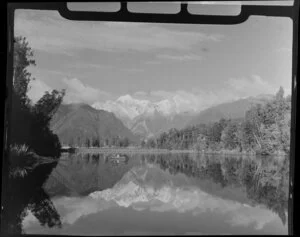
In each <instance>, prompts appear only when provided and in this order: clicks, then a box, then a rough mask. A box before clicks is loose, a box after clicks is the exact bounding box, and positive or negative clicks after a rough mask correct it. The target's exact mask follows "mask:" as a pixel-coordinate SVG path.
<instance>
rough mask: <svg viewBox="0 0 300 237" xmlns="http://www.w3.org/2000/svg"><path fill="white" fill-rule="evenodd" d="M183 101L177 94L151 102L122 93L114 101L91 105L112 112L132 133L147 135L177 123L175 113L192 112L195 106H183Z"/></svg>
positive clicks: (184, 113)
mask: <svg viewBox="0 0 300 237" xmlns="http://www.w3.org/2000/svg"><path fill="white" fill-rule="evenodd" d="M185 103H186V104H187V102H185V101H184V100H183V99H180V98H179V97H177V96H174V97H173V98H170V99H164V100H161V101H156V102H151V101H149V100H141V99H135V98H133V97H132V96H131V95H124V96H121V97H119V98H118V99H117V100H115V101H112V100H108V101H105V102H96V103H94V104H93V105H92V107H94V108H95V109H102V110H106V111H109V112H112V113H114V114H115V115H116V116H117V117H118V118H119V119H121V120H122V121H123V123H124V125H125V126H127V127H128V128H129V129H131V130H132V131H133V133H134V134H137V135H140V136H141V137H149V136H153V135H156V134H158V133H159V132H162V131H163V130H162V128H163V129H164V131H165V130H166V129H169V128H171V127H174V124H173V123H174V122H175V123H176V122H177V123H178V118H177V115H184V116H188V115H189V114H194V113H195V108H194V107H192V106H184V104H185ZM179 117H180V119H181V117H182V116H179ZM180 119H179V120H180ZM179 123H181V122H179ZM175 127H178V126H175ZM180 127H181V126H180Z"/></svg>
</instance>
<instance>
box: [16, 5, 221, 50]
mask: <svg viewBox="0 0 300 237" xmlns="http://www.w3.org/2000/svg"><path fill="white" fill-rule="evenodd" d="M15 16H16V17H15V34H16V35H23V36H26V37H27V38H28V40H29V42H30V44H31V46H32V48H33V49H34V50H43V51H47V52H52V53H67V54H70V55H72V54H73V53H74V51H76V50H80V49H91V50H93V51H95V50H97V51H129V50H135V51H142V52H147V51H151V50H161V49H171V50H189V49H191V48H192V47H193V46H194V45H197V44H199V43H201V42H204V41H220V40H221V39H222V38H223V35H220V34H206V33H203V32H199V31H181V30H175V29H170V28H168V27H165V26H157V25H154V24H147V23H123V22H75V21H70V20H66V19H64V18H62V17H60V15H59V14H58V13H57V12H52V11H32V10H17V11H16V14H15Z"/></svg>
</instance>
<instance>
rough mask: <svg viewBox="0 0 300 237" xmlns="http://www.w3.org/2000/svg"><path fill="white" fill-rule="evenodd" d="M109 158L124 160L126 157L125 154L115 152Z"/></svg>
mask: <svg viewBox="0 0 300 237" xmlns="http://www.w3.org/2000/svg"><path fill="white" fill-rule="evenodd" d="M109 158H110V159H115V160H119V161H125V160H126V158H127V157H126V156H125V155H120V154H116V155H112V156H111V157H109Z"/></svg>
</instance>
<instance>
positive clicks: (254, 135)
mask: <svg viewBox="0 0 300 237" xmlns="http://www.w3.org/2000/svg"><path fill="white" fill-rule="evenodd" d="M290 121H291V96H290V95H288V96H284V90H283V88H282V87H280V88H279V90H278V92H277V93H276V95H275V96H274V98H273V99H272V100H270V101H268V102H267V103H265V104H263V105H262V104H256V105H253V106H252V107H251V108H250V109H249V110H248V111H247V112H246V113H245V117H244V118H241V119H221V120H219V121H218V122H215V123H210V124H201V123H200V124H198V125H197V126H189V127H187V128H184V129H181V130H178V129H175V128H172V129H170V130H169V131H168V132H163V133H161V134H160V135H159V136H158V137H157V138H150V139H148V140H146V141H145V140H143V141H142V142H141V146H142V147H145V148H159V149H171V150H172V149H178V150H180V149H194V150H197V151H202V152H234V153H236V152H237V153H251V154H261V155H272V154H289V151H290Z"/></svg>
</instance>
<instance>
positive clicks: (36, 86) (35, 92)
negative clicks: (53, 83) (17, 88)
mask: <svg viewBox="0 0 300 237" xmlns="http://www.w3.org/2000/svg"><path fill="white" fill-rule="evenodd" d="M29 86H30V89H29V90H28V93H27V95H28V97H29V98H30V99H31V100H32V102H33V103H36V102H37V101H38V100H39V99H40V98H41V97H42V96H43V95H44V94H45V92H46V91H49V92H50V91H52V88H51V87H50V86H48V85H47V84H46V83H45V82H43V81H41V80H38V79H35V80H31V81H30V83H29Z"/></svg>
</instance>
